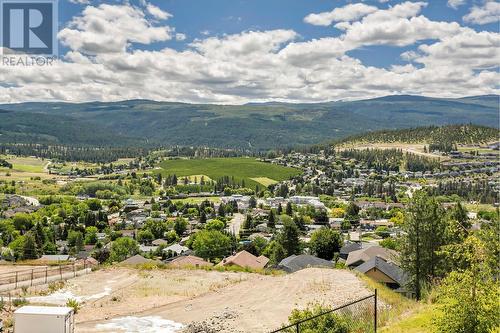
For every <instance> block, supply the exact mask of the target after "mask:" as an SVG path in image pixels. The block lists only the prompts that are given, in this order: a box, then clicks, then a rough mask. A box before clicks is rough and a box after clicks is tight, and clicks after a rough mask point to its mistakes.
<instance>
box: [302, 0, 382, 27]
mask: <svg viewBox="0 0 500 333" xmlns="http://www.w3.org/2000/svg"><path fill="white" fill-rule="evenodd" d="M376 10H377V7H374V6H368V5H365V4H363V3H356V4H348V5H346V6H344V7H338V8H335V9H334V10H332V11H331V12H323V13H319V14H309V15H307V16H306V17H305V18H304V22H306V23H309V24H313V25H322V26H328V25H330V24H332V22H350V21H354V20H358V19H360V18H361V17H363V16H365V15H367V14H370V13H373V12H375V11H376Z"/></svg>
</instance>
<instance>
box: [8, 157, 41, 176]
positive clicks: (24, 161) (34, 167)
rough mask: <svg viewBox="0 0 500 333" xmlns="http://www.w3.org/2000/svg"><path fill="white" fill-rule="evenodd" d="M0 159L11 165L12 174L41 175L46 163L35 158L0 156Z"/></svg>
mask: <svg viewBox="0 0 500 333" xmlns="http://www.w3.org/2000/svg"><path fill="white" fill-rule="evenodd" d="M0 158H1V159H5V160H6V161H7V162H9V163H11V164H12V169H11V171H12V172H16V171H17V172H29V173H43V169H44V167H45V165H46V164H47V163H48V162H47V161H44V160H41V159H39V158H35V157H17V156H11V155H7V156H6V155H0ZM6 170H7V169H6Z"/></svg>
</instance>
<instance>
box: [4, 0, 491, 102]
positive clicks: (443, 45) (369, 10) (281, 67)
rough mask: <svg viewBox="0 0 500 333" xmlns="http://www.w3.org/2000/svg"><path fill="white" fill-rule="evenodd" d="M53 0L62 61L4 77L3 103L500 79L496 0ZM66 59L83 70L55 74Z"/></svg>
mask: <svg viewBox="0 0 500 333" xmlns="http://www.w3.org/2000/svg"><path fill="white" fill-rule="evenodd" d="M59 1H60V3H59V16H60V35H59V40H60V45H61V46H60V56H61V60H60V63H58V64H57V66H55V67H56V68H30V69H20V70H19V69H18V71H17V75H16V73H15V71H14V70H12V71H10V73H8V74H3V75H4V77H3V79H4V80H3V81H4V82H8V83H9V89H10V90H9V91H3V95H0V99H1V100H4V101H9V100H10V101H17V100H26V99H30V100H32V99H41V100H46V99H49V100H74V101H81V100H117V99H127V98H151V99H159V100H179V101H188V102H209V103H210V102H213V103H244V102H248V101H269V100H283V101H291V102H299V101H323V100H335V99H344V98H348V99H349V98H350V99H356V98H364V97H373V96H381V95H387V94H393V93H413V94H420V95H434V96H450V97H456V96H461V95H466V94H480V93H496V92H497V91H498V88H499V87H498V84H495V83H492V82H495V81H497V82H498V80H497V79H498V65H495V64H494V63H492V61H491V57H493V58H494V57H495V56H498V47H499V44H498V43H499V34H498V12H499V11H500V8H499V7H500V4H498V2H496V1H490V0H470V1H466V0H449V1H446V0H437V1H423V2H418V1H396V0H389V1H384V0H382V1H380V0H379V1H333V0H331V1H325V0H267V1H264V0H211V1H206V0H162V1H160V0H132V1H119V0H114V1H92V0H72V2H70V1H69V0H59ZM150 7H154V8H156V9H157V10H159V12H160V14H158V15H159V16H157V15H155V14H153V13H152V12H151V11H150V10H149V9H150ZM337 10H338V12H337ZM357 11H361V14H359V13H358V14H356V13H357ZM156 13H158V12H156ZM162 13H163V14H162ZM167 13H168V14H167ZM353 13H354V14H353ZM120 15H122V16H121V17H118V16H120ZM163 15H164V16H163ZM311 15H313V16H314V15H319V16H322V15H323V17H328V15H330V16H331V17H332V19H330V20H327V21H326V23H325V21H324V20H323V21H322V20H319V21H318V17H316V18H315V17H311ZM324 15H326V16H324ZM346 15H347V16H346ZM350 15H353V16H352V17H351V16H350ZM132 16H133V18H131V17H132ZM308 17H311V18H310V19H308ZM345 17H347V19H346V18H345ZM137 23H138V24H139V25H140V26H141V27H142V28H141V29H144V33H143V32H141V31H137V29H135V30H134V28H133V26H134V24H137ZM97 25H101V27H100V28H99V31H97V30H96V29H95V27H96V26H97ZM131 27H132V28H131ZM394 27H397V28H394ZM128 28H131V29H130V31H128ZM398 29H401V35H400V36H398V31H397V30H398ZM476 35H477V36H476ZM107 37H108V38H107ZM109 37H111V38H109ZM113 37H115V38H113ZM115 43H116V45H115ZM266 43H268V44H266ZM240 48H241V49H240ZM447 57H449V58H450V59H449V61H447V59H446V58H447ZM160 63H161V64H162V65H160ZM138 64H141V65H142V66H146V67H144V68H143V72H144V73H143V74H144V75H143V76H141V75H139V74H138V73H139V72H141V71H140V70H138V69H137V66H139V65H138ZM162 66H163V67H162ZM253 66H255V68H254V67H253ZM167 67H168V68H167ZM242 67H243V68H244V70H242V69H241V68H242ZM245 67H246V68H245ZM68 68H71V69H72V70H74V71H75V72H80V73H79V75H78V76H75V77H68V74H67V73H64V74H61V73H62V72H63V71H67V70H68ZM266 68H268V70H267V71H264V69H266ZM117 69H119V71H118V72H117ZM23 71H31V72H33V71H35V72H36V71H39V72H40V73H43V74H44V75H43V76H44V77H45V76H51V75H52V76H53V80H52V81H50V82H48V81H47V82H46V85H45V86H44V87H46V88H45V89H44V91H43V93H40V95H39V96H37V94H36V93H34V92H29V93H26V92H24V93H23V92H22V91H21V89H19V90H17V91H16V89H15V88H16V87H19V88H24V89H23V90H27V89H28V90H29V89H30V88H33V89H35V90H36V89H40V87H39V86H38V85H39V84H40V83H39V82H30V81H29V79H27V78H26V76H25V75H24V76H23V75H22V72H23ZM146 72H148V73H149V74H148V75H146ZM1 76H2V74H0V78H2V77H1ZM98 76H99V77H98ZM448 77H452V78H453V79H450V80H449V81H447V78H448ZM276 78H277V79H276ZM458 79H459V80H458ZM47 80H49V79H48V78H47ZM64 80H68V82H63V81H64ZM377 80H380V82H374V81H377ZM34 81H37V80H34ZM54 81H56V82H54ZM59 81H61V83H60V84H57V82H59ZM150 81H151V82H157V83H158V84H159V85H160V86H161V87H159V88H158V89H157V90H156V89H153V88H152V87H151V84H150ZM427 81H428V82H429V84H426V82H427ZM457 81H460V82H462V83H461V84H458V85H457ZM129 82H130V83H129ZM138 83H140V84H142V85H143V86H144V87H146V88H145V89H139V88H140V86H139V87H138V86H137V84H138ZM351 83H352V86H349V87H348V85H349V84H351ZM431 84H432V87H431ZM181 86H182V87H181ZM426 86H427V87H426ZM82 87H86V88H88V91H89V92H88V93H83V92H82V91H81V90H82ZM436 87H439V88H440V89H437V88H436ZM160 90H161V91H160ZM181 90H182V91H181ZM0 92H2V90H1V88H0Z"/></svg>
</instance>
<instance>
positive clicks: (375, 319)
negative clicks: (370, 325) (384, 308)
mask: <svg viewBox="0 0 500 333" xmlns="http://www.w3.org/2000/svg"><path fill="white" fill-rule="evenodd" d="M374 305H375V309H374V311H375V312H374V316H373V319H374V321H375V322H374V324H375V326H374V331H375V333H377V289H375V301H374Z"/></svg>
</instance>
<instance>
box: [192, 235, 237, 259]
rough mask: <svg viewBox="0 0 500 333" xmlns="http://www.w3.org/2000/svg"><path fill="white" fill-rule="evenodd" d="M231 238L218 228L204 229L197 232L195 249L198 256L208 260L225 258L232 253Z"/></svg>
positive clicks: (194, 242) (194, 243)
mask: <svg viewBox="0 0 500 333" xmlns="http://www.w3.org/2000/svg"><path fill="white" fill-rule="evenodd" d="M231 245H232V244H231V238H229V236H227V235H225V234H224V233H222V232H220V231H217V230H202V231H200V232H198V233H196V234H195V238H194V241H193V249H194V251H195V253H196V255H197V256H199V257H202V258H204V259H208V260H214V259H218V258H219V259H220V258H223V257H224V256H225V255H227V254H228V253H231V248H232V246H231Z"/></svg>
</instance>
